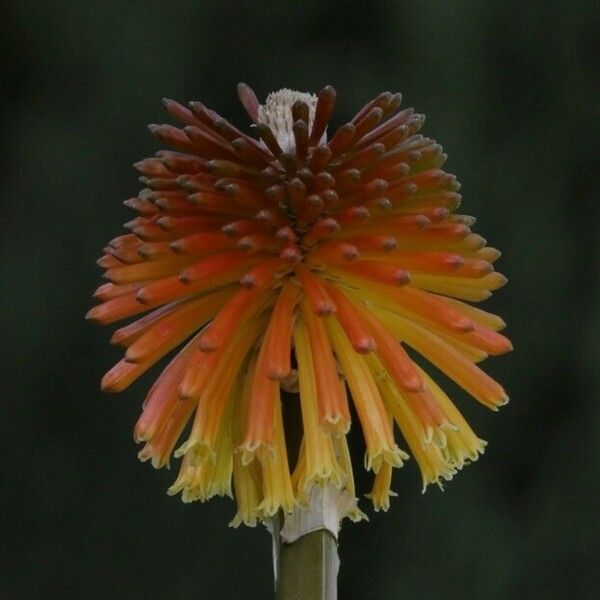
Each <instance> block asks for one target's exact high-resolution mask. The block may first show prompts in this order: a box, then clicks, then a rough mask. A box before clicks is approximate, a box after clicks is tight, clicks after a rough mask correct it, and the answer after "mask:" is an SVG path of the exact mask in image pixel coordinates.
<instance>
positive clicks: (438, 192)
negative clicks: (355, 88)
mask: <svg viewBox="0 0 600 600" xmlns="http://www.w3.org/2000/svg"><path fill="white" fill-rule="evenodd" d="M239 96H240V99H241V101H242V104H243V106H244V108H245V109H246V111H247V112H248V114H249V116H250V119H251V121H252V132H253V133H255V134H256V138H255V137H254V136H252V135H248V134H246V133H243V132H242V131H240V130H239V129H237V128H236V127H235V126H233V125H232V124H231V123H229V122H228V121H227V120H225V119H224V118H222V117H221V116H220V115H218V114H217V113H216V112H214V111H212V110H210V109H208V108H206V107H205V106H204V105H203V104H201V103H200V102H192V103H190V105H189V108H186V107H184V106H182V105H180V104H178V103H177V102H174V101H172V100H165V106H166V108H167V111H168V112H169V113H170V115H171V116H172V117H174V119H175V120H177V121H178V122H179V123H180V126H179V127H176V126H173V125H151V126H150V130H151V132H152V133H153V134H154V135H155V136H156V137H157V138H158V139H159V140H161V142H163V143H164V144H165V145H166V146H168V147H169V149H168V150H160V151H159V152H157V153H156V155H155V157H152V158H147V159H145V160H143V161H141V162H139V163H136V165H135V167H136V169H137V170H138V171H139V172H140V173H141V177H140V181H141V182H142V184H143V185H144V186H145V187H144V189H143V190H142V191H141V192H140V193H139V194H138V196H137V197H135V198H131V199H130V200H127V201H126V202H125V204H126V206H128V207H129V208H131V209H133V210H134V211H135V212H136V213H137V216H136V217H135V218H134V219H133V220H132V221H130V222H128V223H127V224H126V228H127V229H128V230H129V231H130V232H129V233H127V234H125V235H121V236H119V237H117V238H115V239H114V240H112V241H111V242H110V243H109V244H108V245H107V247H106V248H105V249H104V256H102V258H101V259H100V261H99V263H100V265H101V266H102V267H103V268H105V269H106V273H105V277H106V278H107V279H108V281H109V283H106V284H104V285H102V286H100V288H99V289H98V290H97V292H96V298H98V300H100V301H101V304H99V305H98V306H96V307H95V308H93V309H92V310H91V311H90V313H89V317H90V318H92V319H93V320H95V321H98V322H100V323H111V322H114V321H118V320H121V319H125V318H128V317H136V320H133V321H132V322H131V323H129V324H127V325H125V326H123V327H121V328H120V329H118V330H117V331H116V332H115V334H114V335H113V338H112V342H113V343H115V344H118V345H121V346H123V347H124V348H126V352H125V357H124V358H123V360H121V361H120V362H119V363H117V364H116V365H115V366H114V367H113V368H112V369H111V370H110V371H109V372H108V373H107V374H106V376H105V377H104V379H103V381H102V387H103V388H104V389H105V390H108V391H113V392H117V391H121V390H123V389H125V388H126V387H127V386H128V385H130V384H131V383H132V382H133V381H134V380H136V379H137V378H138V377H139V376H140V375H142V374H143V373H144V372H145V371H147V370H148V369H149V368H150V367H152V366H153V365H154V364H155V363H156V362H157V361H159V360H160V359H161V358H162V357H164V356H165V355H167V354H169V353H171V352H173V351H175V353H174V356H173V357H172V360H171V362H170V363H169V364H168V365H167V366H166V367H165V369H164V370H163V372H162V373H161V374H160V376H159V377H158V379H157V380H156V382H155V383H154V385H153V386H152V388H151V389H150V391H149V393H148V396H147V398H146V401H145V403H144V409H143V412H142V415H141V417H140V419H139V421H138V422H137V424H136V426H135V439H136V440H137V441H138V442H143V443H144V446H143V448H142V450H141V452H140V454H139V455H140V458H141V459H142V460H150V461H151V462H152V464H153V465H154V466H155V467H162V466H163V465H168V464H169V460H170V458H171V456H172V454H173V453H174V454H175V456H176V457H182V462H181V467H180V470H179V475H178V477H177V480H176V481H175V483H174V484H173V486H172V487H171V488H170V491H171V492H173V493H176V492H180V491H181V492H182V494H183V499H184V500H186V501H189V500H206V499H208V498H210V497H212V496H214V495H232V492H234V493H235V498H236V501H237V505H238V511H237V514H236V516H235V518H234V520H233V523H234V524H238V523H241V522H244V523H247V524H254V523H256V521H257V520H261V519H267V518H269V517H271V516H272V515H274V514H275V513H276V512H277V511H278V510H280V509H283V510H284V511H290V510H292V508H293V507H294V505H295V504H297V503H302V502H303V500H305V499H306V498H307V497H308V494H309V493H310V490H311V487H312V486H313V485H319V484H324V483H329V484H331V485H333V486H336V487H338V488H340V489H342V490H346V491H347V492H348V493H349V494H350V495H351V497H352V499H354V497H355V491H354V483H353V475H352V466H351V461H350V454H349V451H348V446H347V441H346V434H347V432H348V430H349V428H350V426H351V417H350V414H351V413H350V408H349V404H350V403H352V404H353V405H354V407H355V409H356V414H357V415H358V421H359V423H358V424H354V426H355V427H356V426H360V428H361V429H362V433H363V436H364V443H365V454H364V465H365V467H366V468H367V469H369V470H371V471H373V473H374V483H373V489H372V492H371V494H370V497H371V499H372V501H373V504H374V506H375V509H381V508H383V509H387V507H388V506H389V497H390V495H391V494H392V492H391V491H390V482H391V477H392V469H393V468H394V467H401V466H402V464H403V462H404V461H405V459H407V458H408V454H407V453H406V452H405V451H404V450H402V449H400V447H399V446H398V445H397V439H401V438H402V439H403V441H402V443H401V444H400V445H401V446H404V447H406V449H407V450H408V451H409V452H410V453H411V454H412V455H413V456H414V458H415V460H416V462H417V464H418V466H419V468H420V470H421V472H422V477H423V486H424V487H425V486H427V485H428V484H430V483H440V482H441V481H442V480H449V479H451V478H452V476H453V475H454V474H455V473H456V472H457V471H458V470H460V469H461V468H462V467H463V465H465V464H467V462H469V461H473V460H475V459H477V457H478V455H479V454H480V453H482V452H483V449H484V445H485V443H484V442H483V441H482V440H481V439H479V438H478V437H477V436H476V435H475V434H474V433H473V431H472V430H471V428H470V427H469V425H468V424H467V423H466V422H465V420H464V419H463V417H462V416H461V414H460V412H459V411H458V410H457V408H456V407H455V406H454V404H453V403H452V402H451V401H450V399H449V398H448V397H447V396H446V394H445V393H444V392H443V391H442V389H440V387H438V385H436V383H434V381H433V380H432V379H431V378H430V376H429V375H428V374H427V373H426V372H425V370H424V369H423V368H422V367H421V366H419V365H418V364H417V362H415V361H414V360H413V355H409V354H408V353H407V348H410V349H412V350H413V351H414V352H415V354H417V353H418V354H419V355H421V356H422V357H424V359H426V361H429V362H430V363H432V364H433V365H435V366H436V367H437V368H439V369H440V370H441V371H443V372H444V373H445V374H446V375H447V376H448V377H449V378H451V379H453V380H454V381H455V382H456V383H458V384H459V385H460V386H461V387H462V388H464V389H465V390H466V391H467V392H468V393H469V394H471V395H472V396H473V397H474V398H475V399H476V400H478V401H479V402H480V403H481V404H483V405H485V406H487V407H489V408H492V409H496V408H497V407H498V406H500V405H502V404H504V403H505V402H506V401H507V396H506V394H505V392H504V390H503V389H502V387H500V385H498V383H496V382H495V381H494V380H493V379H491V378H490V377H489V376H488V375H486V374H485V373H484V372H483V371H482V370H481V369H480V368H479V367H478V366H477V363H479V362H481V361H482V360H483V359H484V358H486V357H487V356H488V355H490V354H501V353H503V352H506V351H508V350H510V349H511V345H510V342H509V341H508V340H507V339H506V338H505V337H504V336H502V335H501V334H500V333H498V330H500V329H502V328H503V327H504V323H503V321H502V320H501V319H500V318H499V317H497V316H495V315H492V314H489V313H487V312H484V311H482V310H480V309H479V308H475V307H473V306H472V305H471V304H470V303H471V302H479V301H481V300H484V299H486V298H487V297H488V296H490V294H491V291H492V290H495V289H496V288H498V287H500V286H501V285H503V284H504V283H505V279H504V277H503V276H502V275H500V274H498V273H497V272H496V271H494V270H493V267H492V263H493V262H494V261H495V260H496V259H497V258H498V257H499V255H500V253H499V252H498V251H497V250H495V249H493V248H490V247H487V246H486V242H485V240H484V239H483V238H482V237H480V236H479V235H477V234H475V233H472V232H471V226H472V225H473V223H474V219H473V218H471V217H468V216H464V215H461V214H457V213H456V212H454V211H455V210H456V209H457V208H458V206H459V204H460V201H461V197H460V195H459V194H458V189H459V185H458V183H457V181H456V179H455V177H454V176H452V175H448V174H446V173H445V172H444V171H443V170H441V167H442V165H443V163H444V161H445V160H446V155H445V154H443V152H442V148H441V147H440V146H439V145H438V144H436V143H435V141H433V140H431V139H429V138H427V137H423V136H422V135H420V134H418V133H417V132H418V131H419V129H420V128H421V126H422V124H423V121H424V117H423V116H422V115H419V114H415V113H414V111H413V110H412V109H410V108H408V109H404V110H400V101H401V96H400V94H391V93H388V92H386V93H383V94H380V95H379V96H377V97H376V98H375V99H374V100H372V101H371V102H368V103H367V104H366V105H365V106H364V107H363V108H362V109H361V110H360V111H359V112H358V113H357V114H356V116H355V117H354V118H353V119H352V120H351V121H350V122H348V123H346V124H344V125H342V126H341V127H340V128H339V129H337V130H336V131H335V132H334V133H333V134H331V133H330V132H328V131H327V126H328V123H329V120H330V117H331V116H332V112H333V108H334V104H335V99H336V93H335V91H334V90H333V88H331V87H329V86H328V87H326V88H324V89H323V90H322V91H321V92H320V93H319V94H318V95H317V96H315V95H311V94H304V93H299V92H293V91H290V90H281V91H279V92H276V93H273V94H270V95H269V96H268V97H267V100H266V102H265V104H264V105H260V103H259V102H258V100H257V98H256V96H255V95H254V93H253V92H252V91H251V90H250V88H248V87H247V86H246V85H244V84H240V86H239ZM141 315H143V316H141ZM282 390H288V391H293V392H296V391H298V392H299V402H300V405H301V415H302V443H301V446H300V450H299V455H298V459H297V460H295V457H294V464H290V463H291V460H292V457H291V456H289V453H288V449H287V447H286V438H285V432H284V418H285V415H286V410H285V406H282V394H281V392H282ZM291 398H295V397H294V396H286V397H285V398H284V402H293V401H296V400H293V399H291ZM188 422H191V426H190V428H189V433H188V434H187V439H185V440H183V439H182V440H181V441H180V437H183V436H182V434H183V431H184V429H185V428H186V425H187V424H188ZM395 426H397V428H398V430H399V432H400V434H401V438H400V436H398V437H397V436H396V434H395V432H394V429H395ZM178 442H179V443H178ZM346 512H347V514H348V516H350V517H352V518H360V516H361V512H360V510H359V509H358V507H357V506H356V502H355V501H353V502H351V503H350V504H349V505H348V509H347V511H346Z"/></svg>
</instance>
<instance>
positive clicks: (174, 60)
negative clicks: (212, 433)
mask: <svg viewBox="0 0 600 600" xmlns="http://www.w3.org/2000/svg"><path fill="white" fill-rule="evenodd" d="M599 16H600V15H599V11H598V4H597V3H594V2H591V1H590V2H585V1H579V2H570V3H566V2H546V3H538V2H517V1H516V0H511V1H504V2H500V1H498V2H493V1H483V0H480V1H476V0H472V1H453V2H442V1H439V2H437V1H436V2H433V1H426V2H422V1H417V0H415V1H412V2H400V1H396V2H391V1H380V2H350V1H343V0H341V1H340V0H337V1H324V0H304V1H303V2H301V3H300V2H276V1H265V2H259V1H255V2H233V1H231V2H223V1H221V2H213V1H202V0H193V1H177V0H173V1H170V2H154V1H145V2H142V1H139V0H137V1H134V0H131V1H127V2H117V1H116V0H105V1H104V2H97V1H91V0H78V1H77V2H75V1H74V0H72V1H68V0H55V1H53V2H43V1H31V0H20V1H19V2H8V3H6V5H5V6H4V8H3V18H2V20H1V21H0V56H1V57H2V61H3V65H2V83H1V87H2V111H1V114H0V119H1V120H2V136H1V144H2V160H1V161H0V170H1V171H0V172H1V184H0V185H1V188H0V189H1V198H2V222H3V223H4V230H3V233H2V235H1V236H0V256H1V262H0V282H1V286H0V289H1V294H0V319H1V326H2V367H1V368H2V377H1V380H0V385H1V390H2V400H1V402H0V428H1V431H0V440H1V442H0V444H1V447H2V449H3V451H2V454H3V465H2V478H1V482H0V485H1V490H0V499H1V500H0V502H1V508H2V510H1V511H0V514H1V515H2V520H3V523H2V525H1V531H2V535H1V536H0V597H2V598H11V599H12V598H15V599H21V598H36V599H37V598H41V599H45V598H91V599H93V598H116V599H120V598H123V599H134V598H145V599H163V598H169V599H182V600H183V599H188V598H202V599H209V600H210V599H213V598H215V599H217V598H219V599H220V598H227V599H231V600H234V599H263V598H269V597H271V593H272V592H271V590H272V575H271V548H270V539H269V536H268V534H267V532H266V530H265V529H264V528H263V527H259V528H257V529H249V528H240V529H237V530H233V529H230V528H228V527H227V523H228V521H229V520H230V518H231V517H232V515H233V513H234V506H233V503H232V502H231V501H230V500H228V499H225V500H222V499H220V500H215V501H211V502H210V503H208V504H205V505H200V504H192V505H184V504H183V503H182V502H180V500H179V499H178V498H169V497H167V496H166V494H165V490H166V488H167V486H168V485H169V484H170V483H171V482H172V480H173V478H174V475H175V473H174V472H173V471H171V472H168V471H160V472H155V471H153V470H152V468H151V467H149V466H148V465H147V464H144V465H142V464H141V463H139V462H138V460H137V458H136V452H137V449H136V447H135V445H134V442H133V440H132V433H131V432H132V427H133V424H134V422H135V420H136V419H137V416H138V413H139V411H140V403H141V401H142V399H143V396H144V394H145V391H146V390H147V388H148V387H149V384H150V381H151V380H152V376H151V375H150V376H147V377H144V378H142V380H141V381H140V382H138V383H137V384H136V385H134V386H132V387H131V388H130V389H129V390H128V391H127V392H125V393H123V394H121V395H118V396H109V395H104V394H102V393H101V392H100V390H99V380H100V377H101V376H102V375H103V374H104V372H105V371H106V370H107V369H108V368H109V367H110V366H112V364H113V363H114V362H116V361H117V360H118V358H120V351H119V350H118V349H116V348H114V347H111V346H109V344H108V338H109V336H110V329H109V328H98V327H96V326H94V325H92V324H90V323H87V322H86V321H84V319H83V316H84V314H85V312H86V311H87V310H88V308H89V307H90V306H91V305H92V299H91V294H92V292H93V291H94V289H95V287H96V286H97V284H98V283H99V282H100V270H99V269H98V268H97V267H96V265H95V260H96V258H97V257H98V256H99V255H100V250H101V248H102V247H103V245H104V244H105V242H106V241H107V240H109V239H111V238H113V237H114V236H116V235H118V234H119V233H120V232H121V223H122V222H124V221H126V220H128V219H129V218H130V216H129V212H128V211H127V209H125V208H124V207H123V206H122V204H121V202H122V200H124V199H125V198H127V197H130V196H132V195H135V193H136V192H137V190H138V189H139V185H138V183H137V181H136V174H135V173H134V171H133V169H132V168H131V164H132V163H133V162H134V161H136V160H138V159H140V158H142V157H145V156H149V155H152V154H153V153H154V152H155V151H156V150H158V148H159V147H158V145H157V144H156V143H155V141H154V140H153V139H152V137H151V136H150V134H149V133H148V131H147V130H146V124H147V123H149V122H161V121H162V120H163V119H165V118H166V117H165V114H164V112H163V108H162V105H161V102H160V99H161V98H162V97H163V96H168V97H172V98H176V99H178V100H180V101H184V102H185V101H187V100H190V99H199V100H202V101H203V102H205V103H206V104H207V105H208V106H211V107H214V108H215V109H216V110H218V111H219V112H220V113H221V114H223V115H226V116H227V117H229V118H231V119H232V120H233V121H234V122H235V123H237V124H238V125H239V126H243V127H246V121H247V120H246V119H245V117H244V114H243V112H242V109H241V108H240V106H239V105H238V102H237V98H236V93H235V85H236V84H237V82H238V81H245V82H247V83H249V84H250V85H251V86H253V87H254V88H255V90H256V91H257V94H258V95H259V97H260V98H264V97H265V96H266V94H267V93H268V92H269V91H272V90H276V89H279V88H280V87H284V86H287V87H291V88H296V89H300V90H305V91H318V90H319V89H321V88H322V87H323V86H324V85H325V84H327V83H331V84H333V85H334V86H335V87H336V89H337V91H338V105H337V109H336V115H335V123H336V124H341V123H343V122H345V120H346V119H348V118H350V117H351V116H352V115H353V114H354V112H355V111H356V110H357V109H358V108H359V107H360V106H362V104H364V102H365V101H367V100H368V99H370V98H371V97H373V96H374V95H376V94H377V93H379V92H380V91H383V90H387V89H389V90H391V91H401V92H402V93H403V94H404V98H405V101H404V104H405V106H414V107H416V109H417V110H418V111H419V112H423V113H425V114H426V115H427V122H426V124H425V133H426V134H427V135H430V136H432V137H434V138H435V139H437V140H438V141H439V142H440V143H442V144H443V145H444V147H445V150H446V152H448V154H449V156H450V159H449V161H448V163H447V164H446V167H447V169H448V170H449V171H450V172H453V173H456V174H457V175H458V177H459V179H460V181H461V182H462V184H463V189H462V192H463V194H464V201H463V206H462V207H461V210H463V211H464V212H465V213H467V214H473V215H476V216H477V217H478V225H477V226H476V231H477V232H478V233H482V234H483V235H484V236H485V237H486V238H487V239H488V240H489V242H490V243H491V244H492V245H494V246H497V247H499V248H501V249H502V250H503V252H504V255H503V258H502V259H501V261H500V262H499V263H498V269H499V270H501V271H502V272H504V273H505V274H506V275H508V277H509V280H510V283H509V285H508V286H507V287H506V288H504V289H502V290H500V291H499V292H497V293H496V294H495V295H494V297H493V298H492V299H491V300H489V301H487V303H486V304H485V308H487V309H488V310H490V311H492V312H497V313H499V314H501V315H502V316H503V317H504V318H505V319H506V321H507V322H508V323H509V328H508V330H507V332H508V335H509V336H510V337H511V338H512V340H513V342H514V346H515V352H514V353H512V354H510V355H507V356H504V357H500V358H496V359H491V360H490V361H488V363H486V368H487V369H488V371H489V372H490V373H492V374H493V375H494V376H495V377H497V378H498V379H499V380H500V381H501V382H502V383H503V384H504V385H505V387H506V388H507V390H508V391H509V394H510V396H511V403H510V404H509V406H508V407H506V408H505V409H503V410H501V411H500V413H499V414H493V413H490V412H489V411H486V410H485V409H483V408H481V407H480V406H478V405H476V403H474V402H473V401H472V400H471V399H469V398H467V396H466V395H465V394H464V393H462V392H461V391H458V390H457V389H456V388H452V387H450V391H451V392H452V395H453V397H454V399H455V400H456V402H457V404H458V405H459V407H460V408H461V410H463V412H464V413H465V414H466V416H467V417H468V418H469V419H470V420H471V422H472V423H473V425H474V429H475V430H476V431H477V432H478V433H479V435H480V436H481V437H483V438H484V439H487V440H489V442H490V444H489V446H488V449H487V451H486V454H485V456H484V457H483V458H482V459H481V460H480V461H479V462H478V463H477V464H476V465H474V466H471V467H469V468H467V469H466V470H465V471H463V472H462V473H461V474H460V476H458V477H457V478H456V479H455V480H454V481H453V482H451V483H450V484H449V485H448V486H447V487H446V491H445V492H441V491H439V490H438V489H430V490H429V491H428V492H427V493H426V494H425V495H423V496H422V495H421V493H420V480H419V475H418V473H417V469H416V466H415V464H414V461H409V463H408V464H407V465H406V466H405V468H404V469H402V471H401V472H399V473H397V475H396V476H395V477H396V478H395V480H394V489H395V490H396V491H397V492H398V498H395V499H394V500H393V501H392V508H391V510H390V511H389V513H387V514H374V513H372V512H371V511H370V509H368V504H367V501H363V508H366V509H367V510H369V515H370V518H371V522H370V523H369V524H365V523H363V524H357V525H353V524H349V525H347V526H345V527H344V529H343V531H342V534H341V556H342V569H341V573H340V583H339V587H340V598H341V599H342V600H345V599H350V600H354V599H357V600H362V599H371V598H373V599H382V600H385V599H398V598H401V599H407V600H410V599H423V598H426V599H434V600H435V599H438V598H445V599H448V598H467V599H470V598H485V599H505V598H509V599H512V598H517V599H521V598H563V597H565V596H568V597H569V598H592V597H596V595H597V593H598V592H597V590H598V585H599V584H600V581H599V578H598V559H599V558H600V547H599V543H598V539H599V535H600V525H599V524H600V518H599V516H600V515H599V512H598V500H597V498H598V494H599V492H600V481H599V466H600V461H599V450H600V448H599V446H600V444H599V435H598V433H599V421H600V398H599V395H598V393H599V391H600V390H599V386H598V383H599V376H600V367H599V364H600V362H599V360H600V356H599V352H598V349H599V344H598V339H599V337H600V320H599V314H600V311H599V310H598V308H599V306H598V272H599V271H600V269H599V268H598V267H599V261H598V239H599V235H598V233H599V231H598V212H597V210H596V209H595V208H594V207H596V206H597V204H598V197H597V194H598V183H599V181H598V167H597V165H596V166H594V165H593V164H592V163H593V160H594V158H596V157H597V148H598V145H597V144H598V139H599V138H600V127H599V121H598V112H597V103H598V97H599V93H600V88H599V85H598V78H597V72H595V71H594V57H596V58H597V56H598V52H597V51H598V50H599V43H598V36H597V33H598V28H599V26H600V19H599ZM355 450H356V451H357V452H360V449H359V448H358V446H357V447H356V448H355ZM355 462H356V463H357V464H359V463H360V459H358V458H357V459H355ZM359 487H360V490H361V492H363V493H364V492H366V491H368V489H369V479H368V478H367V477H366V476H365V477H364V478H362V479H360V480H359Z"/></svg>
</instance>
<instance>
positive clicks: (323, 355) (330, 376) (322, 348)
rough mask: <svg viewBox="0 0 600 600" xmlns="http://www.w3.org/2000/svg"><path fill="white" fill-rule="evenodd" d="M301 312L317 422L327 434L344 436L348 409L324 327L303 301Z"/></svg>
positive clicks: (348, 424)
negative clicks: (314, 382)
mask: <svg viewBox="0 0 600 600" xmlns="http://www.w3.org/2000/svg"><path fill="white" fill-rule="evenodd" d="M301 309H302V318H303V319H304V323H305V324H306V331H307V333H308V337H309V343H310V348H311V352H312V357H313V363H314V367H313V370H314V374H315V380H316V386H317V396H316V397H317V405H318V407H319V420H320V421H321V424H322V425H324V426H325V427H326V428H328V429H330V430H331V432H333V433H338V434H345V433H347V432H348V430H349V429H350V409H349V408H348V399H347V397H346V390H345V386H344V384H343V382H341V381H340V377H339V374H338V370H337V365H336V363H335V358H334V356H333V351H332V349H331V343H330V341H329V337H328V336H327V330H326V329H325V324H324V322H323V319H322V318H321V317H317V316H316V315H315V314H314V312H313V311H312V310H311V308H310V306H309V305H308V302H306V300H303V302H302V303H301Z"/></svg>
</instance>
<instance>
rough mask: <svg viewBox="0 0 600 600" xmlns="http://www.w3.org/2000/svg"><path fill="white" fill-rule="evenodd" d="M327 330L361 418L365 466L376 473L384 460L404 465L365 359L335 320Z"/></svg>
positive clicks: (328, 325) (329, 319)
mask: <svg viewBox="0 0 600 600" xmlns="http://www.w3.org/2000/svg"><path fill="white" fill-rule="evenodd" d="M326 327H327V332H328V334H329V338H330V339H331V342H332V346H333V349H334V351H335V355H336V356H337V359H338V361H339V362H340V365H341V367H342V371H343V373H344V377H345V379H346V382H347V384H348V387H349V388H350V392H351V393H352V400H353V402H354V406H355V407H356V411H357V412H358V417H359V419H360V424H361V427H362V430H363V435H364V438H365V442H366V446H367V451H366V453H365V467H366V468H367V469H368V470H371V469H372V470H373V471H374V472H377V471H378V470H379V468H380V466H381V464H382V462H384V461H385V462H389V463H390V464H391V465H393V466H395V467H400V466H402V460H403V459H404V458H406V455H405V454H404V453H403V452H402V451H401V450H400V449H399V448H398V446H397V445H396V443H395V441H394V433H393V430H392V427H391V424H390V421H389V419H388V417H387V414H386V411H385V406H384V404H383V402H382V399H381V395H380V394H379V390H378V389H377V385H376V383H375V380H374V378H373V375H372V374H371V371H370V369H369V367H368V365H367V363H366V362H365V360H364V357H363V356H362V355H360V354H358V353H357V352H355V351H354V349H353V348H352V345H351V344H350V341H349V340H348V338H347V337H346V335H345V333H344V330H343V329H342V327H341V326H340V324H339V323H338V322H337V321H336V320H335V319H334V318H331V317H329V318H327V319H326Z"/></svg>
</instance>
